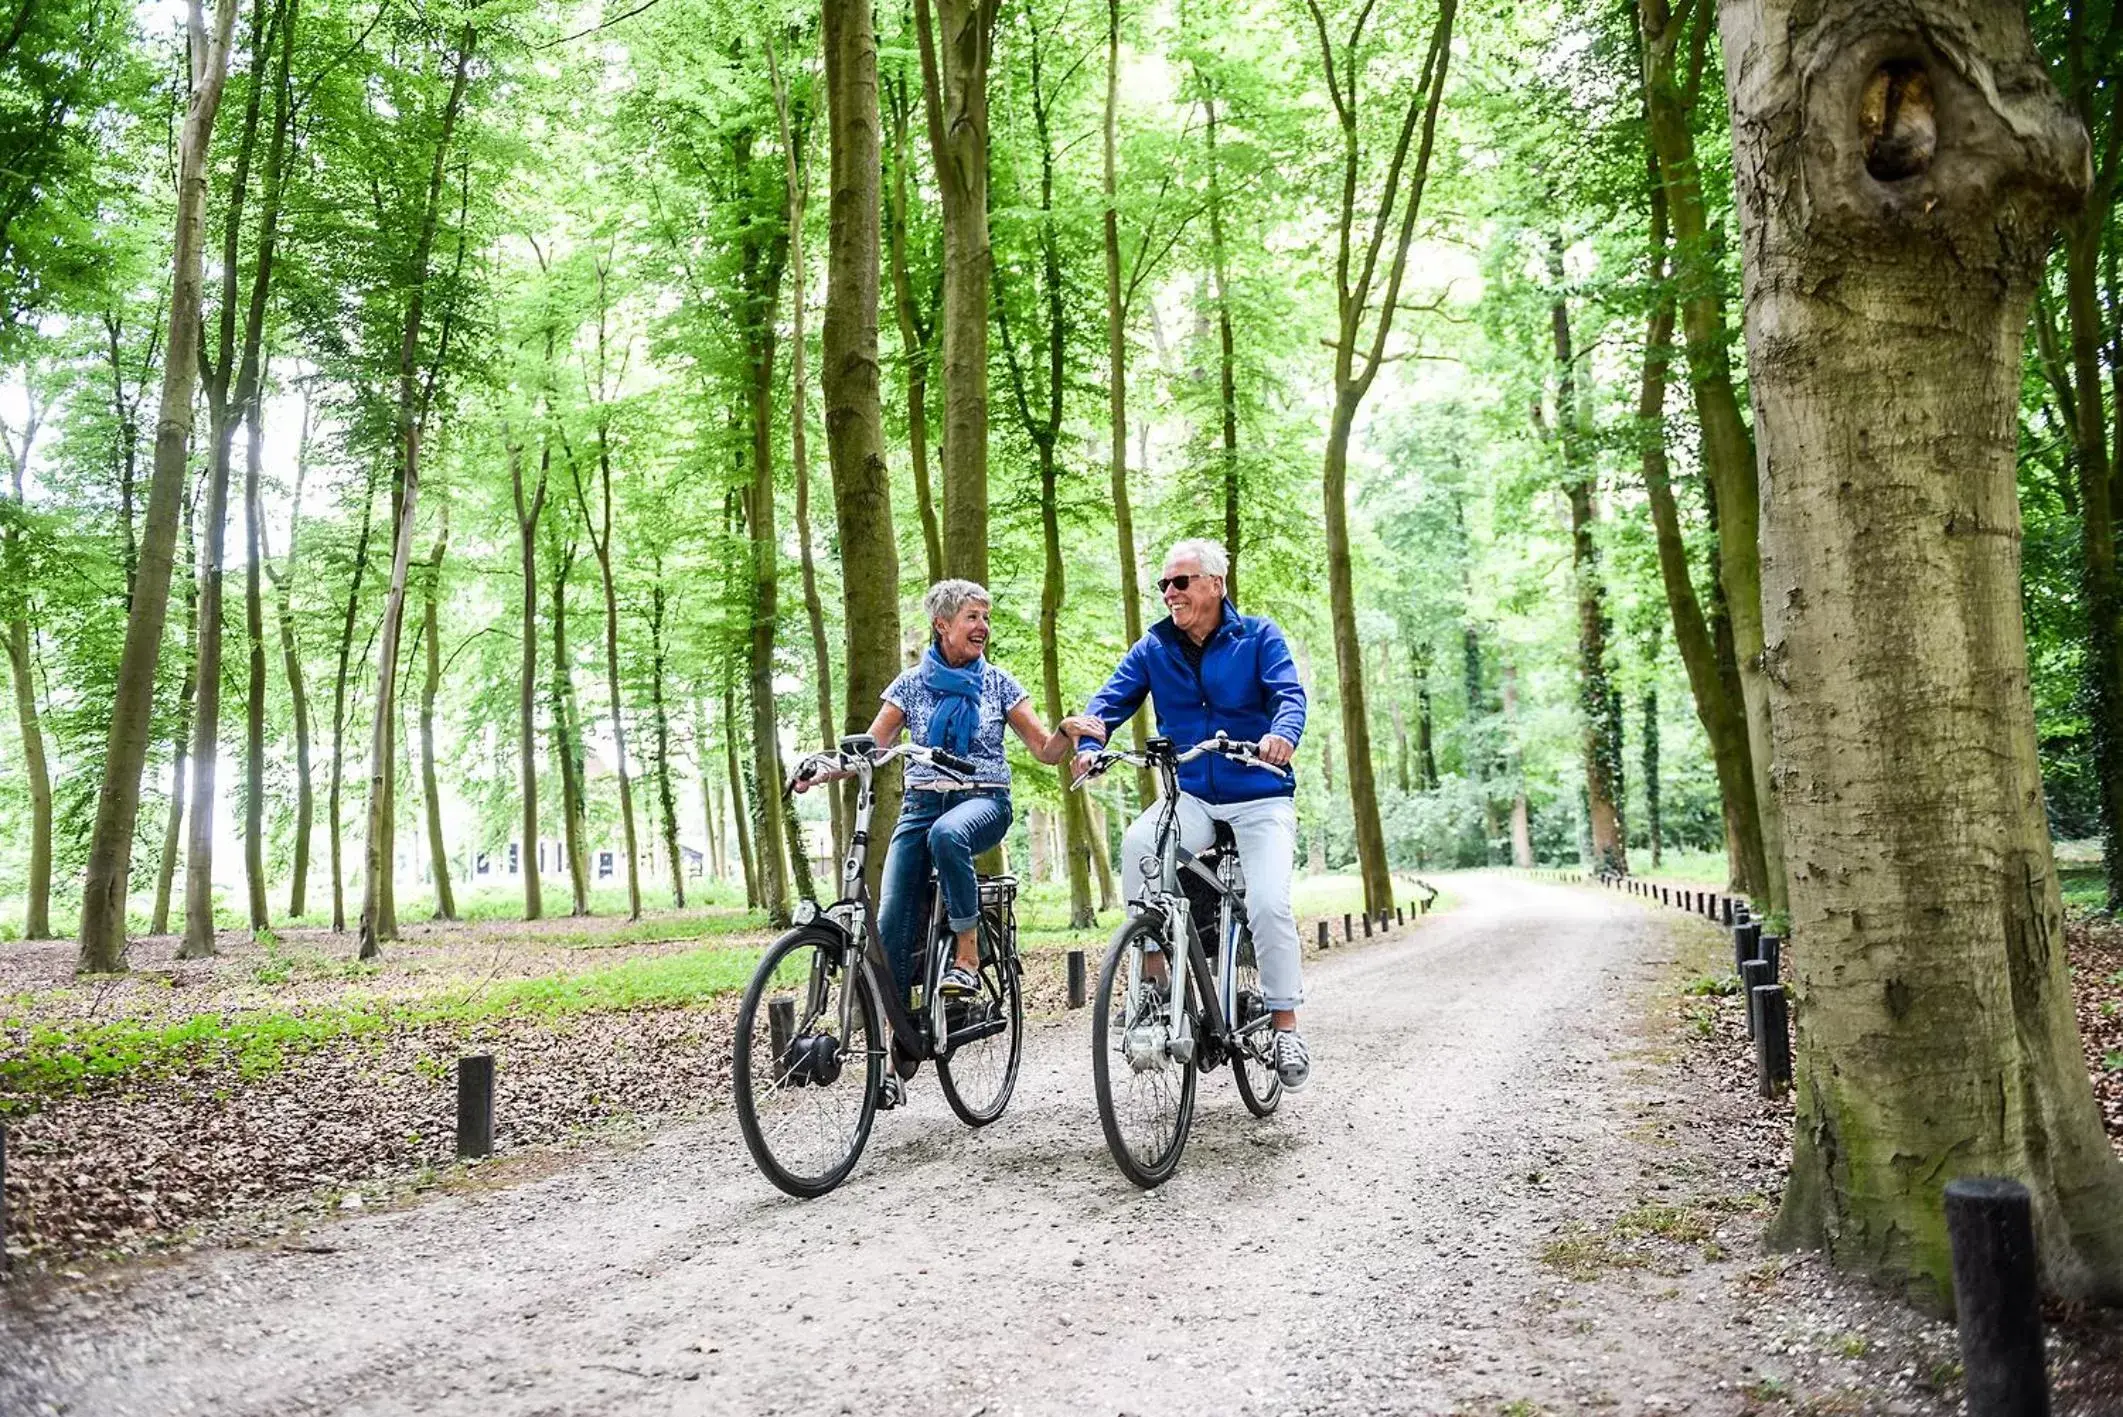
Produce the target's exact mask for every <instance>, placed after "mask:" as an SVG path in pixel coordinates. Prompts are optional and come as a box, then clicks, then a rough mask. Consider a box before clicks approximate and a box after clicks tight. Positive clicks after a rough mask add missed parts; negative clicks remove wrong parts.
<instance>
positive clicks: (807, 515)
mask: <svg viewBox="0 0 2123 1417" xmlns="http://www.w3.org/2000/svg"><path fill="white" fill-rule="evenodd" d="M766 51H767V73H768V75H769V77H770V78H771V79H772V80H773V84H774V112H775V116H776V117H777V118H778V119H779V120H780V123H781V151H782V158H783V167H784V171H785V179H786V180H785V185H786V187H787V188H788V197H789V212H788V223H789V461H790V463H791V464H792V466H793V467H794V469H795V472H796V551H797V558H798V565H799V566H800V567H801V568H802V572H803V607H804V620H805V623H806V624H808V625H809V627H810V630H811V661H812V664H813V666H814V668H813V674H812V688H813V689H814V691H815V692H816V695H817V699H818V741H819V745H820V746H821V747H830V746H831V745H832V744H833V743H834V742H835V741H836V740H837V739H838V738H839V735H838V734H836V733H835V732H834V731H833V658H832V655H831V653H830V651H828V650H827V648H826V612H825V606H824V604H823V603H822V602H821V601H820V600H819V598H818V567H817V564H816V563H815V562H814V560H813V559H812V555H811V454H810V440H809V438H808V437H807V434H808V432H809V430H808V429H807V428H806V426H805V425H806V424H807V423H808V421H809V417H808V414H807V412H806V403H807V399H808V395H809V393H810V382H809V379H808V377H807V371H808V369H809V363H808V358H807V356H808V355H809V352H810V351H809V349H808V348H807V346H806V339H807V336H806V333H805V325H804V318H805V316H806V314H807V313H808V311H807V310H806V307H805V301H806V298H807V296H808V295H809V293H810V289H809V285H810V282H809V277H810V271H809V270H808V269H807V268H806V267H805V264H804V247H803V228H804V207H805V203H806V200H807V195H808V193H807V190H806V189H807V186H808V181H809V179H808V178H807V177H806V176H805V174H804V165H803V147H802V143H801V141H800V140H799V138H798V136H797V134H796V131H795V126H794V124H793V122H792V121H791V116H790V113H789V89H788V85H787V84H786V83H784V82H783V80H782V77H781V62H780V60H778V59H777V58H776V57H775V53H774V45H773V43H772V42H771V41H769V42H768V43H767V45H766ZM873 107H874V105H873ZM872 147H873V148H874V147H875V145H874V144H873V145H872ZM873 165H874V161H873ZM871 244H872V245H873V246H874V245H875V244H876V238H875V237H874V236H873V237H872V239H871ZM829 441H830V440H829ZM827 456H828V457H831V456H832V452H831V448H830V446H829V447H828V450H827ZM826 801H827V810H828V811H829V812H831V814H832V818H833V851H834V854H835V855H836V856H837V855H838V854H839V853H840V852H842V851H844V850H846V849H847V842H848V820H847V810H846V806H845V802H844V799H843V795H842V794H841V793H838V792H829V793H827V794H826Z"/></svg>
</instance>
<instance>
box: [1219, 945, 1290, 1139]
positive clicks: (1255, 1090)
mask: <svg viewBox="0 0 2123 1417" xmlns="http://www.w3.org/2000/svg"><path fill="white" fill-rule="evenodd" d="M1236 968H1237V971H1238V987H1237V988H1236V989H1235V990H1233V991H1232V992H1233V993H1235V994H1236V995H1237V996H1238V998H1239V999H1240V1000H1241V1001H1243V1000H1245V998H1246V997H1247V995H1248V994H1251V995H1252V996H1253V997H1254V998H1256V999H1258V998H1259V997H1260V990H1261V971H1260V965H1259V964H1258V963H1257V962H1256V961H1255V959H1254V957H1253V942H1252V940H1251V939H1250V938H1248V939H1246V940H1244V941H1243V942H1242V944H1241V947H1240V949H1239V955H1238V961H1237V965H1236ZM1262 1007H1263V1008H1265V1007H1266V1005H1265V1004H1263V1005H1262ZM1240 1008H1241V1011H1243V1009H1244V1004H1243V1002H1241V1005H1240ZM1245 1022H1246V1020H1245V1019H1243V1018H1240V1019H1236V1020H1233V1024H1232V1027H1233V1031H1234V1032H1236V1031H1237V1030H1238V1029H1239V1028H1242V1027H1243V1026H1244V1024H1245ZM1256 1036H1257V1035H1256ZM1271 1038H1272V1035H1271ZM1249 1046H1250V1044H1249V1040H1248V1038H1247V1037H1245V1036H1239V1037H1234V1038H1233V1039H1232V1041H1231V1078H1232V1081H1234V1082H1236V1083H1237V1084H1238V1097H1239V1101H1241V1102H1243V1103H1245V1104H1246V1110H1247V1111H1248V1112H1251V1113H1252V1114H1253V1115H1254V1116H1256V1117H1267V1116H1269V1115H1270V1114H1271V1113H1273V1112H1274V1111H1275V1109H1276V1108H1277V1107H1279V1106H1281V1105H1282V1101H1283V1079H1282V1076H1281V1074H1279V1073H1277V1072H1276V1071H1275V1065H1274V1060H1273V1058H1272V1056H1271V1057H1269V1058H1256V1057H1254V1056H1252V1055H1251V1054H1250V1053H1249V1052H1248V1048H1249ZM1270 1046H1272V1043H1271V1045H1270ZM1256 1073H1258V1074H1259V1076H1258V1078H1256V1076H1255V1074H1256Z"/></svg>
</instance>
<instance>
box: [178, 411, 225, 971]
mask: <svg viewBox="0 0 2123 1417" xmlns="http://www.w3.org/2000/svg"><path fill="white" fill-rule="evenodd" d="M226 402H227V400H226V399H225V398H219V399H217V398H215V397H214V396H213V395H212V393H211V391H210V392H209V396H208V418H209V420H210V421H211V422H212V423H214V424H215V425H216V428H215V435H216V436H215V437H214V447H213V451H212V453H211V455H210V461H209V463H208V466H207V469H206V546H205V548H204V551H203V555H202V558H201V561H200V566H199V643H198V649H197V665H196V667H195V668H194V670H193V672H192V681H193V683H195V684H196V685H197V686H198V689H197V693H198V698H197V700H196V703H195V706H194V709H193V713H192V752H191V777H192V781H191V820H190V821H189V822H188V823H187V824H186V827H185V856H184V941H183V943H182V944H180V945H179V946H178V947H177V958H179V959H204V958H205V957H207V956H209V955H211V954H213V953H214V806H215V802H214V797H215V785H214V769H215V766H216V756H217V754H218V752H219V747H220V738H221V734H220V726H221V629H222V615H221V579H222V545H223V539H224V534H225V532H226V530H227V527H228V503H229V467H228V464H229V458H228V447H227V440H228V438H229V437H230V436H232V435H233V434H234V432H235V425H234V423H233V422H231V421H230V419H229V418H228V416H227V415H226V413H225V412H217V411H216V407H217V405H222V406H225V405H226Z"/></svg>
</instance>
